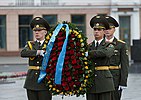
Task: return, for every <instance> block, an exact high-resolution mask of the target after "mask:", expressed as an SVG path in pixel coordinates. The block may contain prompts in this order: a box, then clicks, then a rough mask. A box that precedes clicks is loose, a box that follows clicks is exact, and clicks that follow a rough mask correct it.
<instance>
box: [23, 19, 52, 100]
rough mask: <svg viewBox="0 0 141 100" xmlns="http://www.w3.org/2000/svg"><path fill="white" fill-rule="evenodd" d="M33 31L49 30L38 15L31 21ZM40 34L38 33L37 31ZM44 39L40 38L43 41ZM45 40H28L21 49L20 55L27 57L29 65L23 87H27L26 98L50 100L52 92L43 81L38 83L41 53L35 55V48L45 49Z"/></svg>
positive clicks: (29, 99) (30, 99)
mask: <svg viewBox="0 0 141 100" xmlns="http://www.w3.org/2000/svg"><path fill="white" fill-rule="evenodd" d="M30 25H31V28H32V30H34V31H41V30H49V25H48V23H47V22H46V21H45V20H44V19H43V18H40V17H36V18H34V19H33V20H32V22H31V24H30ZM38 34H40V33H38ZM43 41H44V40H42V42H43ZM45 46H46V43H45V41H44V42H43V43H42V44H39V42H37V41H28V42H27V44H26V45H25V47H24V48H23V49H22V51H21V57H27V58H29V67H28V72H27V77H26V80H25V84H24V88H26V89H27V97H28V100H51V99H52V94H51V93H50V92H49V90H48V88H47V87H46V86H45V84H44V83H43V82H41V83H38V82H37V80H38V77H39V74H40V67H41V66H42V60H43V56H42V55H37V50H43V49H45Z"/></svg>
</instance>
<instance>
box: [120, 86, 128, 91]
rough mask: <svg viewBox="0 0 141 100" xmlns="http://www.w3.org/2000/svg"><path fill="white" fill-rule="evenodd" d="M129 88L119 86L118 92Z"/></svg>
mask: <svg viewBox="0 0 141 100" xmlns="http://www.w3.org/2000/svg"><path fill="white" fill-rule="evenodd" d="M126 88H127V86H119V87H118V90H124V89H126Z"/></svg>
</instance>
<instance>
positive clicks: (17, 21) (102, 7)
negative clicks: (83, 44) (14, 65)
mask: <svg viewBox="0 0 141 100" xmlns="http://www.w3.org/2000/svg"><path fill="white" fill-rule="evenodd" d="M140 12H141V0H130V1H129V0H6V1H3V0H0V56H19V52H20V50H21V49H22V48H23V47H24V45H25V43H26V41H27V40H34V36H33V34H32V30H31V29H30V26H29V24H30V21H31V20H32V18H34V17H36V16H40V17H44V18H45V19H47V21H48V22H49V24H50V25H51V26H52V27H53V26H54V25H56V24H57V22H61V21H69V22H72V23H74V24H76V25H77V26H78V28H79V29H80V30H82V33H84V34H85V35H86V36H87V37H88V43H90V42H91V41H92V40H93V38H94V37H93V30H92V29H91V28H90V25H89V22H90V19H91V18H92V17H93V16H95V15H97V14H103V15H111V16H113V17H114V18H115V19H117V21H119V23H120V27H119V28H117V31H116V34H115V35H116V37H117V38H119V39H121V40H123V41H125V42H127V44H128V46H129V50H130V47H131V46H132V45H133V40H139V39H141V30H140V29H141V26H140V23H141V20H140V19H141V14H140Z"/></svg>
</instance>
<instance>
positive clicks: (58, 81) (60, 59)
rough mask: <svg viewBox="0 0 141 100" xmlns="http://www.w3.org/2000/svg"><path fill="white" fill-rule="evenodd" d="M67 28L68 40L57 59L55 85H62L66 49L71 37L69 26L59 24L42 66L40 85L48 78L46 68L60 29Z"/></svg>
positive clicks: (50, 41) (47, 48)
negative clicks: (69, 36)
mask: <svg viewBox="0 0 141 100" xmlns="http://www.w3.org/2000/svg"><path fill="white" fill-rule="evenodd" d="M64 25H65V26H66V39H65V41H64V44H63V47H62V50H61V52H60V55H59V57H58V59H57V64H56V72H55V84H61V80H62V70H63V65H64V59H65V54H66V47H67V43H68V35H69V26H68V24H58V26H57V27H56V29H55V30H54V32H53V35H52V37H51V39H50V40H49V43H48V45H47V47H46V53H45V55H44V58H43V61H42V66H41V70H40V75H39V78H38V83H40V82H41V81H42V80H43V79H44V77H45V76H46V74H47V73H46V68H47V65H48V61H49V58H50V53H51V51H52V48H53V45H54V42H55V40H56V36H57V35H58V33H59V31H60V29H61V28H62V27H63V26H64Z"/></svg>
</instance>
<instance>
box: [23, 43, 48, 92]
mask: <svg viewBox="0 0 141 100" xmlns="http://www.w3.org/2000/svg"><path fill="white" fill-rule="evenodd" d="M30 43H31V46H32V48H31V46H29V43H27V44H26V46H25V47H24V48H23V50H22V51H21V57H28V58H29V66H41V64H42V60H43V57H42V56H36V53H37V50H39V49H42V48H43V45H44V44H45V43H43V44H42V46H40V47H39V43H38V42H36V41H31V42H30ZM39 73H40V70H33V69H29V70H28V72H27V77H26V80H25V84H24V88H26V89H30V90H47V87H46V86H45V84H44V83H43V82H42V83H37V80H38V77H39Z"/></svg>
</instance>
